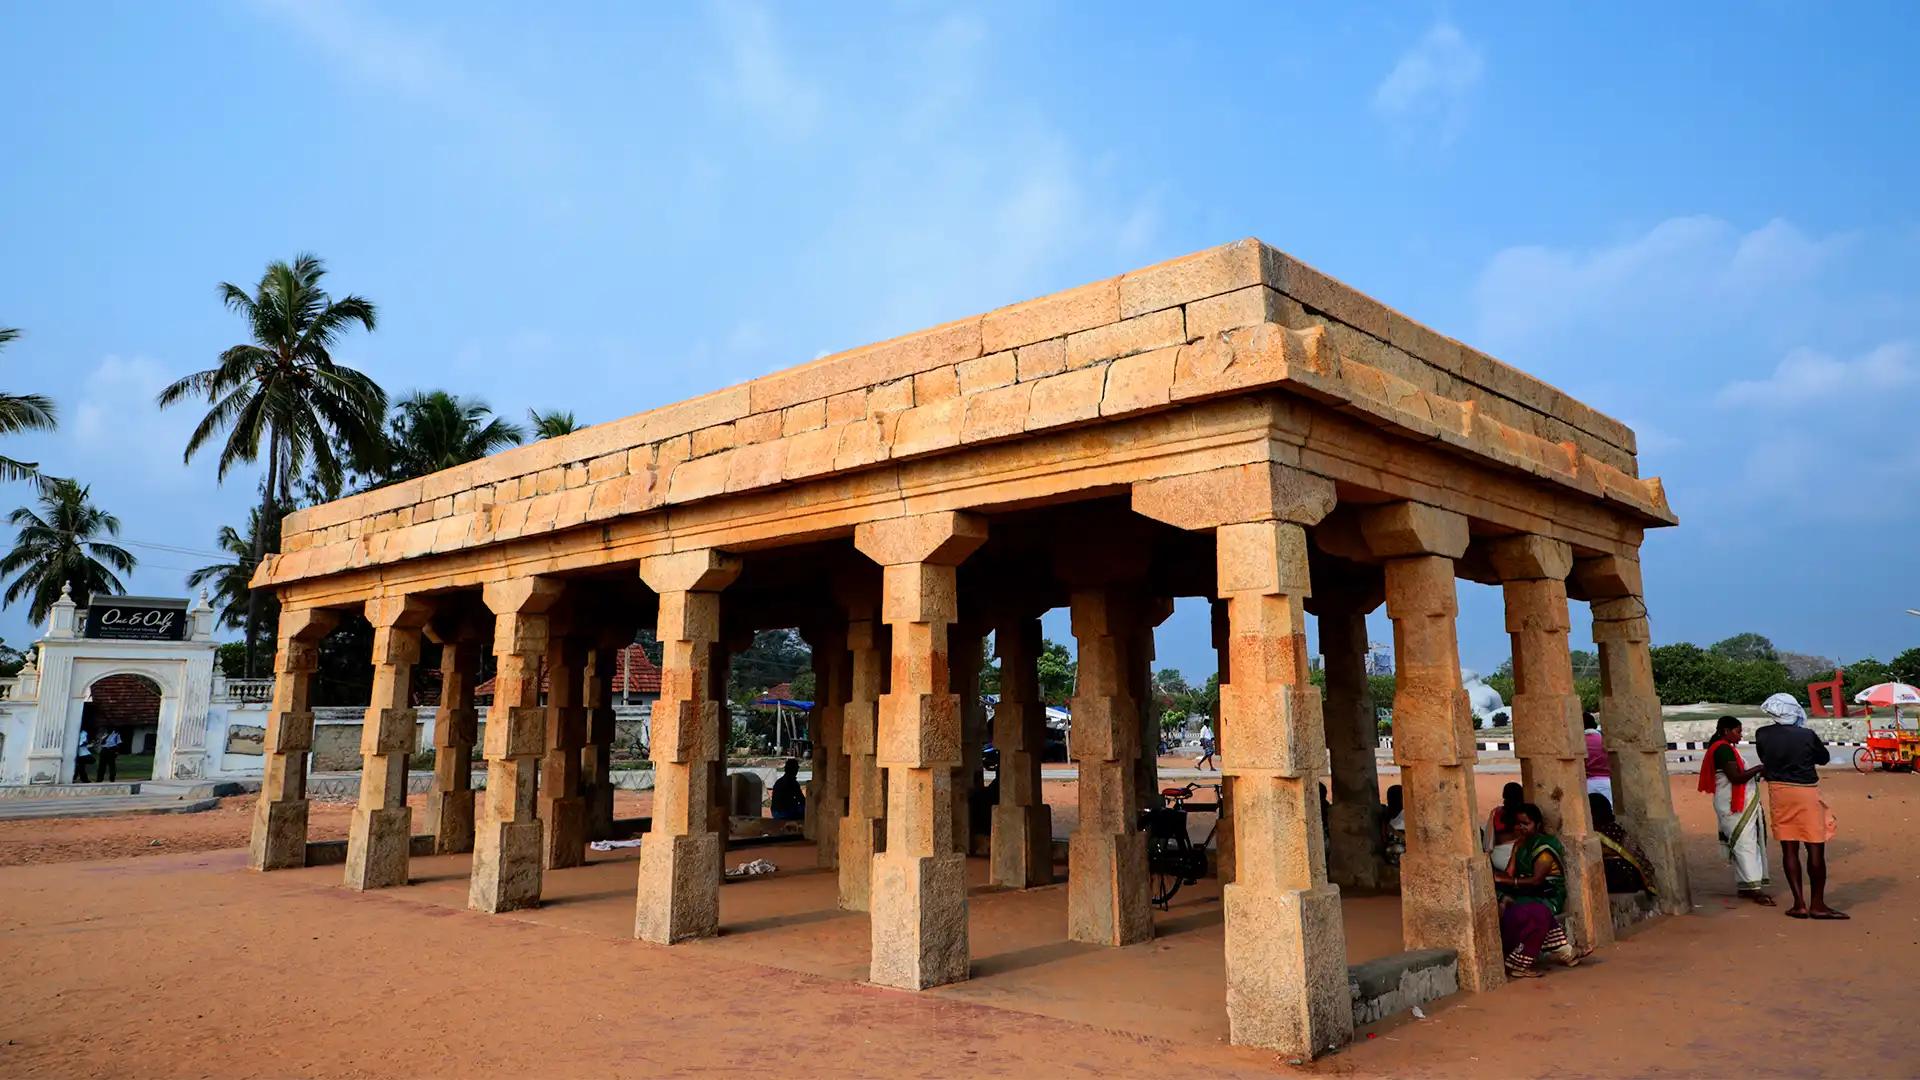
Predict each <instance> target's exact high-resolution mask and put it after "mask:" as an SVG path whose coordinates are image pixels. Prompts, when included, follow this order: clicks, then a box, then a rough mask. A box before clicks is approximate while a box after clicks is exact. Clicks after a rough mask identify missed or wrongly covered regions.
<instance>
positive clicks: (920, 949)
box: [853, 512, 987, 990]
mask: <svg viewBox="0 0 1920 1080" xmlns="http://www.w3.org/2000/svg"><path fill="white" fill-rule="evenodd" d="M986 535H987V533H986V523H985V522H984V521H983V520H982V519H980V518H978V517H975V516H973V515H971V514H963V513H956V512H945V513H935V514H923V515H919V516H917V517H907V518H895V519H893V520H890V521H881V522H873V523H868V524H863V525H860V526H858V527H857V528H856V529H855V531H854V541H853V542H854V546H855V547H857V548H858V549H859V550H860V552H861V554H863V555H865V556H867V557H868V558H870V559H872V560H873V561H874V562H877V563H879V564H880V566H881V568H882V587H881V615H882V617H883V618H884V619H885V620H886V622H887V625H888V627H889V628H890V629H891V630H892V634H893V664H892V668H893V675H892V680H891V686H890V689H889V690H888V691H887V693H886V694H885V695H884V696H882V697H881V699H880V730H879V752H878V753H877V754H876V755H875V756H876V760H877V762H878V764H879V765H880V767H882V768H884V769H886V770H887V847H886V850H885V851H882V852H880V853H879V854H877V855H875V856H874V859H873V884H872V892H871V895H870V898H869V904H870V907H869V910H870V913H871V917H872V924H873V959H872V968H871V973H870V975H869V977H870V978H871V980H872V981H873V982H876V983H878V984H880V985H882V986H893V987H898V988H900V989H903V990H924V989H927V988H928V987H932V986H940V985H942V984H945V983H950V982H958V981H960V980H962V979H965V978H966V977H967V971H968V951H967V880H966V872H967V860H966V856H965V855H964V854H962V853H961V852H959V851H957V850H955V847H954V832H953V821H952V813H953V790H952V788H953V774H954V769H955V767H956V766H958V765H959V764H960V699H959V697H958V695H956V694H954V693H953V692H952V689H951V676H950V665H949V662H948V652H947V632H948V628H949V627H950V626H951V625H952V624H953V623H954V622H955V621H956V619H957V618H958V616H959V597H958V595H957V590H956V582H955V567H957V566H958V565H959V564H960V562H961V561H962V560H964V559H965V558H966V557H967V556H968V555H970V554H972V553H973V552H974V550H975V549H977V548H978V547H979V546H980V545H981V544H982V543H984V542H985V541H986Z"/></svg>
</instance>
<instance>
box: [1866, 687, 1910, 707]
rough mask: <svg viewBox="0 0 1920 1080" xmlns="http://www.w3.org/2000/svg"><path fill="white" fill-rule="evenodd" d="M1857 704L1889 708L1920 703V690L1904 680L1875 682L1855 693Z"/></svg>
mask: <svg viewBox="0 0 1920 1080" xmlns="http://www.w3.org/2000/svg"><path fill="white" fill-rule="evenodd" d="M1853 703H1854V704H1855V705H1878V706H1880V707H1881V708H1888V707H1891V706H1898V705H1920V690H1916V689H1914V688H1913V687H1911V686H1908V685H1907V684H1906V683H1902V682H1883V683H1874V684H1873V685H1872V686H1869V687H1867V688H1866V689H1865V690H1862V691H1860V692H1859V693H1857V694H1855V695H1853Z"/></svg>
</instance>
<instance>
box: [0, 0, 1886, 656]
mask: <svg viewBox="0 0 1920 1080" xmlns="http://www.w3.org/2000/svg"><path fill="white" fill-rule="evenodd" d="M529 10H530V9H526V8H525V7H524V6H518V5H495V4H458V5H455V4H427V3H421V4H408V5H371V4H355V3H347V4H328V5H319V4H314V5H302V4H294V3H273V2H259V3H249V2H229V3H206V4H200V5H191V6H186V5H147V4H134V3H129V4H123V5H82V4H74V5H39V6H23V5H16V6H13V7H11V8H10V9H9V10H8V11H7V14H6V16H5V23H6V32H5V34H4V44H3V45H0V48H4V50H5V61H4V62H3V63H0V100H5V101H6V102H8V103H9V109H8V114H9V115H8V119H7V121H6V124H5V131H6V139H5V145H6V151H5V153H6V158H7V167H6V168H4V169H0V325H11V326H18V327H21V328H22V329H24V330H25V331H26V335H27V336H26V337H24V338H23V339H22V340H20V341H19V342H17V343H15V344H14V345H13V346H12V347H11V348H9V349H8V350H7V352H6V353H5V354H4V356H0V365H4V366H0V378H4V379H5V380H6V381H5V384H4V385H5V386H6V387H7V388H8V389H9V390H13V391H22V390H34V391H39V392H43V393H48V394H51V395H52V396H53V397H54V398H55V399H56V400H57V401H58V403H59V405H60V408H61V410H62V421H63V422H62V425H61V430H60V431H59V432H58V433H57V434H54V435H51V436H45V437H31V438H18V439H14V440H11V441H10V445H9V447H8V449H7V451H6V452H8V453H10V454H12V455H14V456H17V457H26V458H38V459H39V460H41V461H42V462H43V463H44V464H45V465H46V466H47V467H49V468H50V469H52V470H54V471H56V472H59V473H62V474H67V475H74V476H77V477H79V478H81V479H82V480H85V481H88V482H91V483H92V485H93V489H94V494H95V497H96V498H97V500H98V501H99V502H100V503H101V504H103V505H104V506H106V507H107V508H109V509H111V510H113V511H115V512H117V513H118V514H119V515H120V517H121V519H122V521H123V522H124V524H125V535H126V536H127V537H128V538H130V539H131V540H134V541H139V542H141V544H142V545H154V544H158V545H168V546H172V547H180V548H189V549H195V550H202V551H205V550H211V548H212V543H213V537H214V533H215V531H216V529H217V527H218V526H219V525H220V524H221V523H222V522H229V521H238V520H239V519H240V517H241V516H242V514H243V513H244V507H245V506H246V505H247V504H248V503H249V502H250V501H251V499H252V493H253V478H252V476H250V475H242V476H237V477H232V478H229V481H228V483H227V485H226V486H225V487H216V486H215V484H214V479H213V467H212V464H211V462H210V461H209V462H196V463H195V464H194V465H192V466H190V467H183V466H182V465H181V463H180V451H181V448H182V446H183V444H184V441H185V435H186V431H187V429H188V427H189V426H190V424H191V423H192V420H193V417H192V416H191V415H189V412H188V411H187V410H181V411H177V412H173V413H167V414H161V413H158V412H156V411H155V410H154V409H153V407H152V405H151V402H152V397H153V394H154V392H155V391H156V390H157V389H158V388H159V387H160V386H161V385H163V384H164V383H165V382H166V381H168V380H169V379H171V378H173V377H175V376H177V375H179V374H181V373H184V372H186V371H189V370H194V369H197V368H200V367H204V366H207V365H208V364H209V363H210V362H211V361H212V359H213V357H214V356H215V354H216V353H217V352H218V351H219V350H220V349H221V348H223V347H224V346H226V345H228V344H231V343H233V342H234V341H235V340H237V339H238V337H239V334H240V327H239V324H238V323H237V321H236V320H235V319H234V317H233V316H231V315H230V314H228V313H227V312H225V311H224V310H223V309H222V308H221V307H220V305H219V303H218V302H217V300H216V297H215V294H214V286H215V284H216V283H217V282H219V281H222V280H232V281H235V282H240V283H248V282H251V281H252V280H254V279H255V278H257V277H258V275H259V272H260V270H261V268H262V267H263V266H264V265H265V263H266V262H268V261H269V260H271V259H274V258H286V257H290V256H291V255H292V254H293V253H295V252H297V251H302V250H313V251H316V252H319V253H320V254H322V255H323V256H324V257H325V258H326V259H327V260H328V261H329V264H330V265H331V267H332V269H333V275H332V278H331V283H332V285H333V286H334V288H335V290H336V291H337V292H347V291H352V292H359V293H362V294H364V295H366V296H368V297H371V298H372V299H374V300H375V301H376V302H377V303H378V304H379V305H380V313H381V325H380V329H379V331H378V332H377V333H375V334H373V335H371V336H362V337H357V338H354V339H351V340H350V341H348V342H347V343H346V345H345V346H344V347H343V348H342V349H341V351H340V354H341V356H342V358H343V359H345V360H348V361H350V362H352V363H355V364H356V365H359V366H362V367H364V368H365V369H366V370H368V371H369V372H371V373H372V374H374V375H375V376H376V377H377V378H379V379H380V380H381V381H382V382H383V383H384V384H385V385H386V386H387V387H388V388H389V389H390V390H392V391H394V392H395V393H399V392H404V391H405V390H408V389H412V388H417V387H444V388H447V389H451V390H454V391H457V392H460V393H464V394H477V395H479V396H481V397H483V398H485V399H486V400H487V401H489V402H490V403H492V404H493V405H495V406H496V407H499V408H500V409H501V410H502V411H503V412H507V413H508V414H510V415H512V416H515V417H519V416H521V415H522V414H523V413H524V410H525V408H526V407H527V406H530V405H531V406H538V407H542V408H551V407H561V408H567V409H571V410H573V411H575V412H576V413H577V414H578V415H579V416H580V417H581V418H582V419H585V420H595V421H597V420H606V419H612V418H614V417H617V416H622V415H626V414H628V413H631V412H636V411H639V410H641V409H644V408H648V407H651V406H654V405H659V404H663V403H666V402H669V401H673V400H677V399H679V398H682V397H685V396H689V395H691V394H694V393H697V392H700V391H703V390H707V389H711V388H714V387H717V386H720V385H723V384H726V383H730V382H734V381H737V380H740V379H744V378H749V377H752V376H754V375H758V374H761V373H764V372H767V371H771V370H775V369H777V368H780V367H784V366H788V365H791V364H795V363H799V362H802V361H805V360H808V359H810V358H812V357H813V356H815V355H817V354H819V353H821V352H822V351H828V350H835V349H840V348H845V347H849V346H853V345H857V344H861V343H863V342H866V341H870V340H874V339H877V338H882V337H886V336H890V335H893V334H896V333H900V332H903V331H907V330H911V329H915V328H917V327H920V326H924V325H928V324H931V323H935V322H939V321H942V320H945V319H949V318H954V317H958V316H961V315H966V314H971V313H974V312H977V311H982V310H985V309H988V308H991V307H994V306H998V305H1000V304H1003V303H1007V302H1010V301H1014V300H1018V299H1022V298H1025V297H1028V296H1033V295H1037V294H1040V293H1044V292H1049V291H1052V290H1054V289H1058V288H1063V287H1066V286H1070V285H1074V284H1078V283H1081V282H1083V281H1087V280H1091V279H1094V278H1098V277H1104V276H1108V275H1111V274H1114V273H1116V272H1119V271H1122V270H1125V269H1129V268H1132V267H1134V266H1138V265H1142V264H1145V263H1148V262H1152V261H1155V260H1158V259H1162V258H1167V257H1170V256H1173V255H1178V254H1181V253H1184V252H1187V251H1191V250H1195V249H1198V248H1202V247H1206V246H1209V245H1213V244H1217V243H1222V242H1225V241H1228V240H1232V239H1235V238H1238V237H1241V236H1248V235H1255V236H1259V237H1261V238H1263V239H1265V240H1267V241H1268V242H1270V243H1272V244H1274V245H1276V246H1278V247H1281V248H1283V249H1285V250H1287V251H1289V252H1291V253H1293V254H1295V255H1297V256H1299V257H1300V258H1303V259H1305V260H1306V261H1308V262H1310V263H1312V264H1314V265H1316V266H1319V267H1320V268H1322V269H1324V270H1326V271H1328V272H1330V273H1332V274H1334V275H1336V276H1338V277H1340V278H1342V279H1344V280H1346V281H1348V282H1350V283H1352V284H1354V285H1355V286H1357V287H1359V288H1361V289H1363V290H1364V291H1366V292H1368V293H1370V294H1372V295H1374V296H1377V297H1379V298H1381V299H1382V300H1384V301H1386V302H1387V303H1389V304H1392V305H1393V306H1396V307H1398V308H1400V309H1401V310H1403V311H1406V312H1407V313H1409V314H1410V315H1412V316H1414V317H1415V318H1418V319H1421V320H1423V321H1426V322H1428V323H1431V324H1432V325H1434V326H1435V327H1437V328H1439V329H1441V330H1442V331H1444V332H1446V333H1450V334H1453V335H1456V336H1459V337H1461V338H1464V339H1466V340H1468V341H1470V342H1473V343H1474V344H1476V345H1479V346H1481V347H1484V348H1486V349H1488V350H1489V351H1491V352H1493V353H1495V354H1496V355H1499V356H1501V357H1502V358H1504V359H1506V360H1508V361H1510V362H1512V363H1514V364H1516V365H1518V366H1520V367H1522V368H1524V369H1526V370H1528V371H1531V372H1533V373H1535V374H1538V375H1540V376H1542V377H1544V378H1546V379H1547V380H1549V381H1551V382H1553V383H1555V384H1557V385H1559V386H1561V387H1562V388H1564V389H1566V390H1568V391H1569V392H1571V393H1573V394H1574V395H1575V396H1577V397H1580V398H1582V399H1583V400H1585V401H1587V402H1589V403H1591V404H1593V405H1595V406H1597V407H1599V408H1601V409H1603V410H1606V411H1608V412H1610V413H1612V414H1613V415H1615V416H1618V417H1620V418H1621V419H1623V420H1626V421H1627V422H1628V423H1630V424H1632V425H1634V426H1635V428H1636V429H1637V430H1638V431H1639V435H1640V443H1641V448H1642V455H1641V462H1642V472H1643V474H1646V475H1659V476H1662V477H1664V478H1665V480H1666V483H1667V488H1668V493H1669V496H1670V498H1671V500H1672V503H1673V505H1674V507H1675V508H1676V509H1677V510H1678V511H1679V513H1680V514H1681V516H1682V519H1683V524H1682V526H1681V527H1680V528H1678V529H1674V530H1667V531H1665V532H1662V533H1658V534H1656V535H1654V536H1652V537H1651V538H1650V539H1649V540H1648V542H1647V546H1646V550H1645V556H1646V563H1647V581H1648V590H1649V594H1650V596H1649V600H1650V604H1651V606H1652V610H1653V618H1654V633H1655V637H1656V639H1657V640H1660V641H1671V640H1688V639H1690V640H1697V641H1701V642H1710V641H1713V640H1716V639H1718V638H1721V637H1725V636H1727V635H1730V634H1733V633H1736V632H1739V631H1744V630H1758V631H1760V632H1763V633H1766V634H1768V635H1769V636H1771V637H1772V638H1774V640H1775V641H1776V642H1777V643H1778V644H1779V645H1781V646H1782V647H1784V648H1792V649H1796V650H1799V651H1805V652H1815V653H1822V654H1828V655H1839V656H1842V657H1854V656H1858V655H1862V654H1866V653H1877V654H1878V655H1880V656H1881V657H1882V658H1883V659H1884V658H1886V657H1888V656H1889V655H1891V654H1892V653H1894V652H1897V651H1898V650H1900V649H1902V648H1905V647H1908V646H1910V645H1912V644H1914V643H1916V642H1917V641H1920V619H1915V618H1912V617H1911V616H1907V615H1905V614H1903V613H1902V610H1903V609H1904V608H1906V607H1920V556H1916V554H1915V552H1916V551H1917V550H1920V544H1916V542H1915V537H1916V536H1917V535H1920V532H1917V531H1916V530H1917V529H1920V502H1917V501H1916V499H1915V495H1916V492H1920V420H1916V417H1917V416H1920V411H1917V407H1920V352H1916V350H1917V349H1920V217H1917V216H1916V212H1915V204H1914V200H1913V198H1912V196H1911V192H1912V180H1913V176H1914V175H1915V171H1916V170H1915V166H1916V164H1917V162H1916V154H1917V152H1916V149H1915V142H1916V141H1915V138H1914V133H1915V128H1914V122H1913V118H1914V116H1916V115H1920V111H1917V110H1916V106H1917V105H1920V101H1917V100H1916V99H1917V98H1920V93H1917V92H1916V89H1917V85H1920V84H1917V82H1916V78H1915V76H1914V75H1913V74H1912V73H1911V58H1912V54H1913V50H1914V45H1915V40H1916V34H1915V23H1916V16H1915V15H1914V14H1913V10H1912V9H1911V8H1910V7H1905V6H1901V5H1892V4H1889V5H1883V6H1875V5H1847V6H1845V7H1842V8H1825V7H1817V6H1805V5H1793V4H1784V3H1776V4H1759V5H1753V4H1740V5H1735V4H1727V5H1709V4H1699V5H1679V6H1674V5H1659V6H1654V5H1637V4H1627V5H1610V6H1604V7H1603V6H1600V5H1593V6H1589V7H1587V8H1569V7H1566V6H1562V5H1522V4H1512V5H1472V6H1467V7H1461V8H1457V9H1455V8H1449V7H1422V6H1417V5H1393V6H1380V7H1358V6H1356V7H1353V8H1350V9H1342V10H1340V11H1338V12H1334V11H1328V10H1313V9H1308V8H1292V7H1288V8H1284V9H1283V8H1282V6H1280V5H1252V6H1248V7H1245V8H1238V9H1231V8H1226V7H1221V8H1218V9H1209V10H1207V11H1204V12H1202V13H1200V14H1199V15H1195V14H1194V13H1192V12H1189V11H1185V10H1182V9H1179V8H1167V7H1165V6H1161V5H1136V6H1119V5H1100V6H1093V5H1064V4H1033V3H1027V4H1018V5H1007V6H986V7H977V8H969V9H964V10H955V9H946V8H941V7H938V6H934V5H931V4H921V3H902V4H897V5H888V6H876V7H872V8H861V9H856V8H854V7H852V6H850V5H831V6H829V5H811V6H806V7H802V6H799V5H784V6H783V5H754V4H720V5H714V6H700V7H695V6H682V7H673V8H668V7H666V6H664V5H648V6H641V5H585V4H583V5H569V6H566V7H565V8H563V9H561V10H559V11H558V13H542V14H540V15H539V17H538V18H533V17H530V16H529V15H528V11H529ZM14 498H15V499H16V501H18V502H24V501H26V498H27V492H26V490H25V489H24V488H21V489H19V490H17V491H16V492H15V493H14ZM134 550H135V551H136V553H137V554H139V555H140V556H141V558H142V560H143V565H142V567H141V569H140V570H139V572H137V573H136V574H135V575H134V578H133V580H132V582H131V583H130V584H131V585H132V587H133V590H134V591H136V592H146V593H169V594H178V593H179V592H180V591H181V589H182V583H181V578H182V576H183V575H182V572H181V571H182V569H183V568H190V567H193V566H197V565H200V564H201V563H202V562H204V561H207V560H205V559H201V558H196V557H194V556H191V555H185V554H180V553H178V552H174V551H168V550H164V549H163V548H159V547H151V546H138V547H136V548H135V549H134ZM1461 598H1462V606H1463V618H1462V623H1461V641H1462V654H1463V658H1464V659H1465V661H1466V662H1467V663H1468V664H1470V665H1472V666H1476V667H1480V668H1482V669H1490V668H1492V667H1493V666H1495V665H1497V664H1498V663H1499V662H1500V661H1501V660H1502V659H1504V658H1505V656H1506V654H1507V643H1506V638H1505V635H1504V633H1503V632H1502V629H1501V622H1500V615H1499V598H1498V593H1497V592H1496V591H1494V590H1492V589H1487V588H1483V587H1480V586H1474V585H1469V584H1464V583H1463V585H1462V589H1461ZM1578 621H1581V622H1584V619H1580V620H1578ZM1050 629H1051V631H1052V633H1053V634H1054V635H1055V636H1063V635H1064V634H1065V626H1064V621H1061V623H1060V625H1058V626H1052V627H1050ZM1376 633H1379V634H1381V635H1384V634H1385V633H1386V629H1385V626H1384V624H1382V625H1381V626H1379V627H1378V628H1377V629H1376ZM0 634H3V635H4V636H5V637H6V639H7V640H9V641H11V642H16V643H18V642H21V641H24V640H29V639H31V637H33V636H34V632H33V630H32V629H31V628H29V627H28V626H27V625H26V620H25V616H24V613H23V611H22V610H21V609H15V610H10V611H7V612H5V613H4V614H0ZM1577 636H1579V632H1577ZM1159 653H1160V657H1161V660H1162V662H1163V663H1170V664H1174V665H1177V666H1179V667H1181V668H1182V669H1184V670H1186V671H1188V672H1189V673H1196V672H1197V673H1202V674H1204V673H1205V672H1206V671H1210V670H1211V668H1212V659H1211V656H1210V654H1209V650H1208V649H1207V640H1206V625H1205V620H1204V615H1203V614H1202V613H1201V611H1200V610H1199V608H1198V607H1197V606H1195V605H1191V604H1188V605H1183V606H1182V609H1181V611H1180V612H1179V613H1177V614H1176V615H1175V617H1174V619H1173V620H1171V621H1170V622H1169V623H1168V624H1167V625H1166V626H1165V627H1163V629H1162V631H1161V634H1160V637H1159Z"/></svg>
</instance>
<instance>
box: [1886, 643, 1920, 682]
mask: <svg viewBox="0 0 1920 1080" xmlns="http://www.w3.org/2000/svg"><path fill="white" fill-rule="evenodd" d="M1887 666H1888V667H1889V668H1891V669H1892V670H1893V677H1894V678H1896V679H1899V680H1900V681H1901V682H1903V683H1906V684H1907V685H1908V686H1920V648H1913V649H1908V650H1907V651H1906V652H1903V653H1901V654H1900V655H1899V656H1896V657H1894V658H1893V663H1891V664H1888V665H1887Z"/></svg>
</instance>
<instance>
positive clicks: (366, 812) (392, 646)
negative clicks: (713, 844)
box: [346, 596, 430, 889]
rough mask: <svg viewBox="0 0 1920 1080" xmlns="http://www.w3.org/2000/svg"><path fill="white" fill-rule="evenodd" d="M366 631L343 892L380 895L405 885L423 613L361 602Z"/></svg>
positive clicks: (419, 603)
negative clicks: (365, 692) (355, 793)
mask: <svg viewBox="0 0 1920 1080" xmlns="http://www.w3.org/2000/svg"><path fill="white" fill-rule="evenodd" d="M366 611H367V621H368V622H370V623H372V624H373V693H372V697H371V698H370V699H369V703H368V705H367V719H366V722H365V723H364V724H362V725H361V727H360V799H359V803H358V804H357V805H356V806H355V807H354V808H353V819H352V821H351V823H350V824H349V825H348V826H347V867H346V885H347V888H349V889H383V888H388V887H390V886H394V885H405V884H406V883H407V862H408V855H409V854H410V849H411V847H412V844H413V811H412V810H411V809H409V808H408V806H407V755H408V754H409V753H411V752H412V751H413V748H414V743H415V740H416V739H417V737H418V736H417V734H416V725H417V724H418V723H419V716H418V714H417V713H415V711H414V709H413V667H414V665H415V664H418V663H419V662H420V630H421V628H422V627H424V626H425V625H426V622H427V615H428V614H429V611H430V609H429V608H428V607H427V604H426V602H425V601H424V600H422V599H421V598H419V597H416V596H381V597H375V598H374V599H372V600H369V601H367V607H366Z"/></svg>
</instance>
